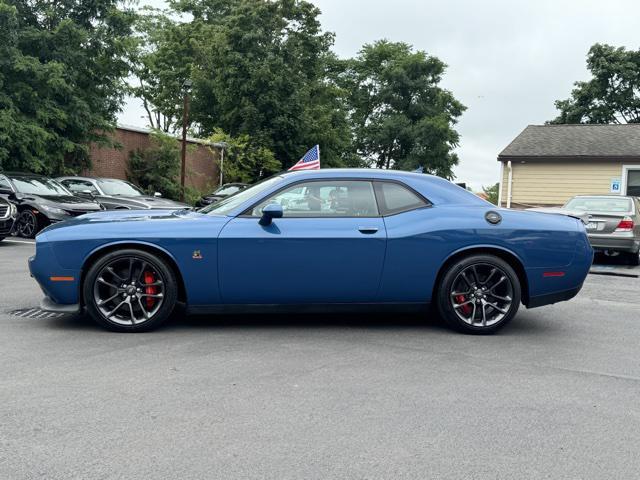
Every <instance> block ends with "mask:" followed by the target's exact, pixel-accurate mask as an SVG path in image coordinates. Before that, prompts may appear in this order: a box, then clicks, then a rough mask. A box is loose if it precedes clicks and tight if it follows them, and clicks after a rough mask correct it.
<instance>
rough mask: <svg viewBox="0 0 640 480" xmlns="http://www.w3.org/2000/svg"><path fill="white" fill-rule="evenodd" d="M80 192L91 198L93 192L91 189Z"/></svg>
mask: <svg viewBox="0 0 640 480" xmlns="http://www.w3.org/2000/svg"><path fill="white" fill-rule="evenodd" d="M80 193H81V194H82V195H84V196H86V197H91V198H93V192H92V191H91V190H82V191H81V192H80Z"/></svg>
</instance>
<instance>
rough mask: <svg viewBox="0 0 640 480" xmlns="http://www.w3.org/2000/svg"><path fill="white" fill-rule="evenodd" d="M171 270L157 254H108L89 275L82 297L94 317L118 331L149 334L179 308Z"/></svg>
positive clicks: (133, 251)
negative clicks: (145, 332)
mask: <svg viewBox="0 0 640 480" xmlns="http://www.w3.org/2000/svg"><path fill="white" fill-rule="evenodd" d="M177 296H178V285H177V282H176V276H175V273H174V272H173V270H172V269H171V267H170V266H169V265H168V264H167V263H166V261H164V260H163V259H161V258H159V257H158V256H156V255H153V254H150V253H147V252H145V251H143V250H135V249H130V250H129V249H127V250H121V251H115V252H111V253H108V254H106V255H105V256H103V257H101V258H100V259H98V260H97V261H96V262H95V263H94V264H93V265H92V266H91V268H90V269H89V271H88V272H87V276H86V278H85V281H84V285H83V298H84V301H85V303H86V306H87V310H88V312H89V314H90V315H91V317H92V318H93V319H94V320H95V321H96V322H97V323H98V324H99V325H101V326H103V327H105V328H108V329H109V330H113V331H117V332H140V331H148V330H151V329H154V328H156V327H158V326H160V325H161V324H162V323H164V322H165V321H166V320H167V319H168V318H169V316H170V315H171V312H173V309H174V308H175V305H176V300H177Z"/></svg>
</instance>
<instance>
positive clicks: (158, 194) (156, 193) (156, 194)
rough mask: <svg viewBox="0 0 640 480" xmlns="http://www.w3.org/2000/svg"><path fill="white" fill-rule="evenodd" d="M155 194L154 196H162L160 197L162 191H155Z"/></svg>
mask: <svg viewBox="0 0 640 480" xmlns="http://www.w3.org/2000/svg"><path fill="white" fill-rule="evenodd" d="M153 196H154V197H158V198H160V197H161V196H162V194H161V193H160V192H155V193H154V194H153Z"/></svg>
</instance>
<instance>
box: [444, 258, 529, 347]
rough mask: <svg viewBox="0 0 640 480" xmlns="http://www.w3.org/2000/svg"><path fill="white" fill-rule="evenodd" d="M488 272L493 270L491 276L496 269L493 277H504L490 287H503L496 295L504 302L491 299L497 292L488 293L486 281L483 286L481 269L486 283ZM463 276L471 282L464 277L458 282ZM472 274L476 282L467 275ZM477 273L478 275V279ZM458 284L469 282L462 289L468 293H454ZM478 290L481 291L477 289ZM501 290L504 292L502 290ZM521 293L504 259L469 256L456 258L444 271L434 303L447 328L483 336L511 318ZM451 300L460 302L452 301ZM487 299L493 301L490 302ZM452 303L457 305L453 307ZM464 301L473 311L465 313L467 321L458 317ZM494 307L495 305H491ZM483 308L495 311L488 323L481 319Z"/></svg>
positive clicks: (517, 282)
mask: <svg viewBox="0 0 640 480" xmlns="http://www.w3.org/2000/svg"><path fill="white" fill-rule="evenodd" d="M469 270H471V271H472V272H475V273H474V274H473V275H467V272H469ZM477 270H479V271H477ZM491 271H494V273H493V274H491V275H493V276H494V277H495V272H498V275H499V277H498V278H497V279H496V280H499V279H500V278H502V277H503V276H504V277H505V278H504V280H502V281H501V282H497V283H498V285H496V286H495V287H493V289H498V287H499V288H500V289H502V290H501V292H499V293H501V295H503V296H500V297H497V298H504V299H505V302H504V303H501V302H502V301H498V300H496V298H494V295H497V294H496V293H495V291H496V290H493V291H492V292H490V290H489V287H490V284H489V283H487V285H489V287H485V286H483V285H484V284H483V283H482V280H483V278H482V277H483V272H486V273H485V274H484V279H485V280H486V281H487V282H489V281H491V278H489V279H488V280H487V277H488V276H489V275H490V272H491ZM465 275H466V276H467V277H469V279H470V280H471V282H469V281H466V280H464V283H461V282H462V281H463V280H461V279H464V276H465ZM471 276H475V282H474V281H473V279H472V278H470V277H471ZM478 276H479V277H480V278H479V279H478ZM494 277H492V278H494ZM494 283H495V280H494ZM472 284H477V285H476V286H475V287H474V286H473V285H472ZM460 285H468V292H464V293H465V294H468V295H466V296H463V297H462V298H460V296H459V295H457V294H456V293H457V292H458V290H459V289H460ZM478 287H479V288H478ZM454 288H455V289H454ZM478 290H480V292H479V291H478ZM503 291H504V292H507V293H502V292H503ZM483 294H485V296H484V297H483V296H482V295H483ZM476 295H477V296H476ZM521 295H522V290H521V286H520V280H519V279H518V275H517V274H516V272H515V271H514V270H513V268H512V267H511V266H510V265H509V264H508V263H507V262H505V261H504V260H502V259H501V258H499V257H496V256H494V255H470V256H468V257H464V258H462V259H459V260H457V261H456V262H454V263H453V264H451V265H450V266H449V267H448V268H447V270H446V271H445V272H444V275H443V276H442V277H441V280H440V285H439V287H438V292H437V295H436V304H437V307H438V312H439V313H440V316H441V317H442V319H443V320H444V321H445V322H446V323H447V325H449V326H450V327H452V328H454V329H456V330H458V331H460V332H463V333H470V334H476V335H486V334H491V333H494V332H496V331H497V330H499V329H500V328H502V327H504V326H505V325H506V324H507V323H509V322H510V321H511V320H512V319H513V317H514V316H515V315H516V313H517V311H518V308H519V307H520V301H521ZM506 299H509V300H510V303H507V302H506ZM454 300H455V302H459V303H455V302H454ZM490 301H491V302H494V303H493V304H492V303H489V302H490ZM454 303H455V305H456V306H455V307H454ZM465 304H470V305H471V306H470V307H468V308H469V309H471V308H473V312H467V315H468V316H469V318H468V319H467V320H463V318H461V316H462V317H465V315H464V313H465V312H460V309H461V308H463V307H464V305H465ZM494 306H495V307H496V308H494ZM478 307H479V308H480V309H481V314H480V317H479V318H478V317H477V315H478V314H477V313H476V308H478ZM486 310H489V311H490V313H492V314H495V319H494V320H492V321H491V322H488V321H486V317H485V321H484V322H483V321H482V315H485V314H486ZM456 312H459V313H456ZM476 319H477V322H476Z"/></svg>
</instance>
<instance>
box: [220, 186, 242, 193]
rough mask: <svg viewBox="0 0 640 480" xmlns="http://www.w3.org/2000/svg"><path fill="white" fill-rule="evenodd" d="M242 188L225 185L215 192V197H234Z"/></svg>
mask: <svg viewBox="0 0 640 480" xmlns="http://www.w3.org/2000/svg"><path fill="white" fill-rule="evenodd" d="M241 189H242V187H240V186H239V185H224V186H222V187H220V188H219V189H217V190H216V191H215V192H213V194H214V195H233V194H234V193H236V192H238V191H239V190H241Z"/></svg>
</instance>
